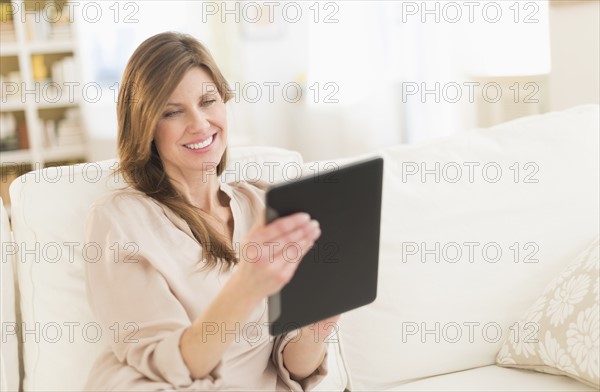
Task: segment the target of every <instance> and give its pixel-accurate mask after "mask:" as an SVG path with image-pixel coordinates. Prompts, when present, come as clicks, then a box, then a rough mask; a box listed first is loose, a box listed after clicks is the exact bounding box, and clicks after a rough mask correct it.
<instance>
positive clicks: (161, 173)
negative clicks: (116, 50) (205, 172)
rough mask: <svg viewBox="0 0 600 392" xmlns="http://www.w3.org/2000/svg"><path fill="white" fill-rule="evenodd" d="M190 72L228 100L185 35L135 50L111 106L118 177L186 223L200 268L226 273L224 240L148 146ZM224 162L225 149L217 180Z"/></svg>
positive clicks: (210, 65) (162, 37)
mask: <svg viewBox="0 0 600 392" xmlns="http://www.w3.org/2000/svg"><path fill="white" fill-rule="evenodd" d="M193 67H200V68H202V69H204V70H205V71H206V72H207V73H208V74H209V75H210V76H211V78H212V80H213V82H214V83H215V84H216V86H217V90H218V92H219V94H220V95H221V97H222V99H223V101H224V102H227V101H228V100H229V99H231V98H232V93H231V90H230V88H229V85H228V84H227V81H226V80H225V78H224V77H223V75H222V74H221V72H220V71H219V69H218V67H217V65H216V63H215V61H214V59H213V58H212V56H211V55H210V52H209V51H208V49H206V47H204V46H203V45H202V44H201V43H200V42H198V40H196V39H195V38H194V37H192V36H190V35H186V34H181V33H176V32H165V33H161V34H157V35H155V36H152V37H150V38H148V39H147V40H145V41H144V42H142V44H141V45H140V46H139V47H138V48H137V49H136V50H135V52H134V53H133V55H132V56H131V58H130V59H129V62H128V63H127V67H126V68H125V71H124V73H123V79H122V81H121V89H120V91H119V101H118V104H117V119H118V124H119V136H118V150H119V161H120V162H119V172H120V173H121V174H122V175H123V177H124V179H125V181H127V183H128V184H129V185H130V186H132V187H133V188H135V189H137V190H139V191H141V192H143V193H145V194H146V195H147V196H149V197H151V198H153V199H154V200H156V201H157V202H159V203H160V204H162V205H164V206H166V207H168V208H170V209H171V210H172V211H173V212H174V213H175V214H177V215H178V216H180V217H181V218H182V219H183V220H185V221H186V222H187V224H188V225H189V227H190V229H191V230H192V233H193V234H194V237H195V238H196V240H198V242H199V243H200V244H201V245H202V249H203V252H204V255H203V256H204V257H202V260H205V261H206V265H205V267H208V268H212V267H215V266H216V265H218V264H219V261H218V259H222V260H223V261H224V262H225V264H226V267H227V268H230V267H231V266H232V265H233V264H235V263H236V262H237V259H236V257H235V253H234V251H233V249H232V247H231V246H230V245H229V241H228V240H227V239H226V237H225V236H224V235H222V234H220V233H218V232H217V231H216V230H214V229H212V227H211V226H210V225H209V224H208V223H207V217H208V214H207V213H206V212H204V211H202V210H201V209H199V208H197V207H195V206H193V205H192V204H191V203H189V202H188V201H187V200H186V199H185V198H184V197H183V195H181V194H180V193H179V192H178V191H177V190H176V189H175V187H174V186H173V184H172V183H171V180H170V178H169V177H168V176H167V173H166V172H165V170H164V167H163V164H162V161H161V160H160V156H159V154H158V150H157V149H156V146H155V145H154V142H153V139H154V131H155V130H156V126H157V123H158V120H159V119H160V117H161V116H162V112H163V110H164V107H165V105H166V103H167V101H168V99H169V97H170V96H171V94H172V93H173V91H174V90H175V88H176V87H177V86H178V85H179V82H180V81H181V80H182V79H183V77H184V75H185V73H186V72H187V71H188V70H189V69H191V68H193ZM226 162H227V148H226V149H225V152H224V153H223V156H222V157H221V161H220V162H219V164H218V165H217V168H216V173H217V175H221V173H222V172H223V170H224V168H225V164H226ZM203 268H204V267H203Z"/></svg>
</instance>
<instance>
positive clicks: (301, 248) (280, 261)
mask: <svg viewBox="0 0 600 392" xmlns="http://www.w3.org/2000/svg"><path fill="white" fill-rule="evenodd" d="M314 243H315V242H314V241H313V240H311V239H310V238H307V237H303V238H301V239H300V240H298V241H295V242H290V243H287V244H285V245H283V246H278V247H276V248H275V251H274V252H273V255H272V260H273V262H274V263H275V264H276V265H279V266H281V267H283V268H285V267H286V266H287V265H290V264H291V265H294V266H295V267H294V268H296V267H297V266H298V264H300V262H301V261H302V260H303V259H304V257H305V256H306V254H307V253H308V252H309V251H310V249H311V248H312V247H313V245H314Z"/></svg>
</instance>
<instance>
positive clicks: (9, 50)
mask: <svg viewBox="0 0 600 392" xmlns="http://www.w3.org/2000/svg"><path fill="white" fill-rule="evenodd" d="M17 54H19V46H18V45H17V43H16V42H2V43H0V56H7V57H8V56H16V55H17Z"/></svg>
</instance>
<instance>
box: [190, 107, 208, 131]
mask: <svg viewBox="0 0 600 392" xmlns="http://www.w3.org/2000/svg"><path fill="white" fill-rule="evenodd" d="M189 127H190V131H191V132H205V131H207V130H208V129H209V128H210V121H209V119H208V115H207V114H206V113H204V112H203V111H202V110H200V109H199V108H196V109H195V110H193V111H192V116H191V119H190V125H189Z"/></svg>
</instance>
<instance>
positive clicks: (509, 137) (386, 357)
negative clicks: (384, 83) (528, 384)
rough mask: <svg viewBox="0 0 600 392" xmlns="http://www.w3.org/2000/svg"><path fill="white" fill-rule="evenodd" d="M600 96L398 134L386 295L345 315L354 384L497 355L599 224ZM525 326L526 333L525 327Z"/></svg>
mask: <svg viewBox="0 0 600 392" xmlns="http://www.w3.org/2000/svg"><path fill="white" fill-rule="evenodd" d="M599 118H600V113H599V110H598V106H597V105H591V106H583V107H576V108H573V109H570V110H566V111H563V112H555V113H548V114H545V115H541V116H533V117H527V118H522V119H519V120H515V121H512V122H509V123H505V124H502V125H499V126H496V127H493V128H489V129H476V130H472V131H465V132H461V133H457V134H455V135H452V136H451V137H449V138H446V139H443V140H437V141H434V142H429V143H425V144H420V145H412V146H406V145H404V146H403V145H398V146H392V147H389V148H385V149H383V150H381V151H379V152H377V155H379V156H382V157H383V158H384V178H383V187H384V190H383V203H382V220H381V222H382V223H381V242H380V244H381V249H380V260H379V261H380V264H379V266H380V270H379V287H378V297H377V299H376V300H375V302H374V303H372V304H370V305H369V306H365V307H362V308H359V309H356V310H354V311H351V312H348V313H346V314H344V316H342V318H341V320H340V331H341V335H342V337H343V341H344V342H346V344H345V345H344V349H345V355H344V358H345V359H346V361H347V363H348V366H349V370H350V375H351V378H352V380H351V382H352V390H381V389H386V388H389V387H390V386H393V385H399V384H401V383H404V382H407V381H408V380H411V379H417V378H422V377H429V376H434V375H439V374H444V373H450V372H455V371H461V370H466V369H470V368H475V367H479V366H486V365H491V364H494V362H495V357H496V354H497V353H498V351H499V350H500V347H501V345H502V343H503V342H504V341H505V339H521V340H519V341H522V340H523V339H528V338H529V337H530V336H532V334H534V333H535V329H534V328H535V325H531V326H530V327H529V329H527V328H523V327H522V326H521V328H519V326H518V325H515V323H516V322H517V321H518V320H519V317H520V316H521V314H522V313H523V312H524V311H526V310H527V309H528V308H529V307H530V306H531V305H532V304H533V302H534V301H535V300H536V299H537V298H538V296H540V295H541V294H542V292H543V290H544V287H545V285H546V284H547V283H549V282H550V281H551V280H552V279H553V278H554V277H556V276H557V275H558V273H559V272H560V271H561V270H562V269H563V267H564V266H565V265H566V264H568V263H569V262H571V261H572V260H574V258H575V257H576V256H577V255H578V254H579V253H580V252H581V251H582V250H583V249H585V247H586V246H587V245H588V244H589V243H590V242H591V241H592V240H593V239H594V238H595V237H596V236H597V235H598V227H599V222H598V219H599V218H598V217H599V205H598V200H599V194H598V183H599V173H598V171H599V167H598V166H599V165H598V157H599V153H598V147H599V139H598V134H599V125H598V121H599ZM523 329H524V330H525V332H524V333H521V334H519V331H523Z"/></svg>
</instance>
